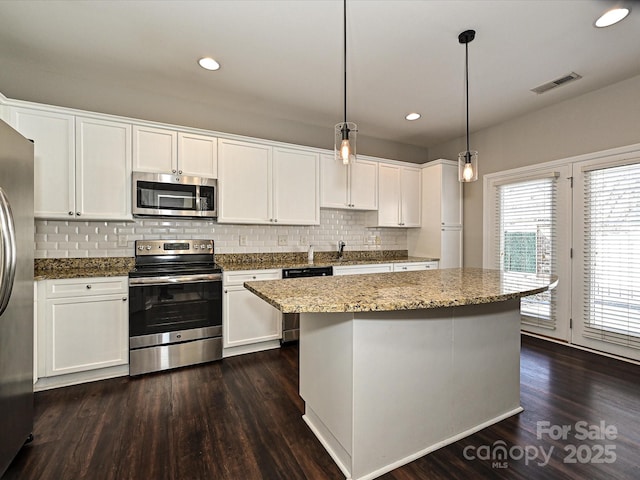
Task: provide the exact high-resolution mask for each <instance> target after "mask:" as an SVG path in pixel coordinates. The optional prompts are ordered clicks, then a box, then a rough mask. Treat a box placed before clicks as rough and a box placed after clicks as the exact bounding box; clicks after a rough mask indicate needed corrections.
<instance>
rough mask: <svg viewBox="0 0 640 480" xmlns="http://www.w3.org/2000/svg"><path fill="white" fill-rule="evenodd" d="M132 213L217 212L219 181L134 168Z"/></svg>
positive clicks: (185, 214) (180, 214)
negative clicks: (141, 170) (147, 171)
mask: <svg viewBox="0 0 640 480" xmlns="http://www.w3.org/2000/svg"><path fill="white" fill-rule="evenodd" d="M132 179H133V182H132V183H133V193H132V196H131V198H132V199H133V209H132V213H133V215H134V216H140V217H146V216H160V217H183V218H184V217H210V218H215V217H217V216H218V181H217V180H216V179H215V178H203V177H189V176H186V175H176V174H164V173H146V172H133V175H132Z"/></svg>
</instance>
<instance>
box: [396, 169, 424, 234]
mask: <svg viewBox="0 0 640 480" xmlns="http://www.w3.org/2000/svg"><path fill="white" fill-rule="evenodd" d="M400 175H401V181H400V185H401V202H402V205H401V218H400V223H401V224H402V226H403V227H419V226H420V220H421V219H420V214H421V209H420V193H421V192H420V190H421V186H420V185H421V182H420V176H421V173H420V170H419V169H417V168H402V169H401V170H400Z"/></svg>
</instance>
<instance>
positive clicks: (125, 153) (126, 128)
mask: <svg viewBox="0 0 640 480" xmlns="http://www.w3.org/2000/svg"><path fill="white" fill-rule="evenodd" d="M76 216H77V217H80V218H82V219H85V218H86V219H95V220H129V219H131V125H129V124H126V123H119V122H111V121H106V120H95V119H91V118H82V117H77V118H76Z"/></svg>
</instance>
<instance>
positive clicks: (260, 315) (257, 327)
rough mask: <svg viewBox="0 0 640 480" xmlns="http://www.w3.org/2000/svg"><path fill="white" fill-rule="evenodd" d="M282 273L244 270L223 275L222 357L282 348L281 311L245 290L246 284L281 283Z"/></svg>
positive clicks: (279, 271)
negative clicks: (278, 281)
mask: <svg viewBox="0 0 640 480" xmlns="http://www.w3.org/2000/svg"><path fill="white" fill-rule="evenodd" d="M281 277H282V272H281V270H279V269H278V270H241V271H232V272H225V273H224V274H223V288H224V297H223V304H222V311H223V320H222V338H223V348H224V351H223V355H224V356H226V357H228V356H232V355H237V354H241V353H249V352H255V351H259V350H265V349H268V348H277V347H279V346H280V342H279V340H280V338H282V315H281V313H280V311H279V310H277V309H276V308H274V307H272V306H271V305H269V304H268V303H267V302H265V301H264V300H262V299H261V298H259V297H258V296H257V295H254V294H253V293H251V292H250V291H249V290H247V289H246V288H244V282H250V281H260V280H279V279H280V278H281Z"/></svg>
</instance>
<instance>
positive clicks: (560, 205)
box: [484, 166, 571, 341]
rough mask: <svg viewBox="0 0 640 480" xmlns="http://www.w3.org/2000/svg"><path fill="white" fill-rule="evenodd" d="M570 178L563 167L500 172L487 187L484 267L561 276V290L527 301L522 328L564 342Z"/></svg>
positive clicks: (523, 302)
mask: <svg viewBox="0 0 640 480" xmlns="http://www.w3.org/2000/svg"><path fill="white" fill-rule="evenodd" d="M570 182H571V180H570V169H569V167H567V166H563V167H556V168H553V169H538V170H535V171H531V170H527V171H524V172H522V171H520V172H518V171H516V172H514V173H511V174H505V175H500V176H496V177H493V178H491V179H490V180H489V181H488V182H487V184H486V186H485V205H490V206H487V207H486V208H487V209H488V210H487V209H486V210H485V215H487V212H488V218H485V225H487V226H488V229H489V240H488V241H487V242H486V243H485V254H484V265H485V266H486V267H487V268H496V269H500V270H504V271H509V272H521V273H526V274H532V275H535V274H552V275H557V276H558V277H559V279H560V281H559V283H558V286H557V287H556V288H555V289H553V290H550V291H548V292H543V293H540V294H538V295H533V296H530V297H525V298H523V299H521V301H520V313H521V328H522V330H524V331H528V332H532V333H537V334H541V335H545V336H548V337H553V338H556V339H559V340H563V341H569V332H570V330H569V322H570V301H569V298H570V292H571V268H570V258H569V257H570V252H571V246H570V236H571V229H570V221H569V217H568V214H569V211H570V204H571V191H570ZM487 220H488V221H487Z"/></svg>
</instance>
